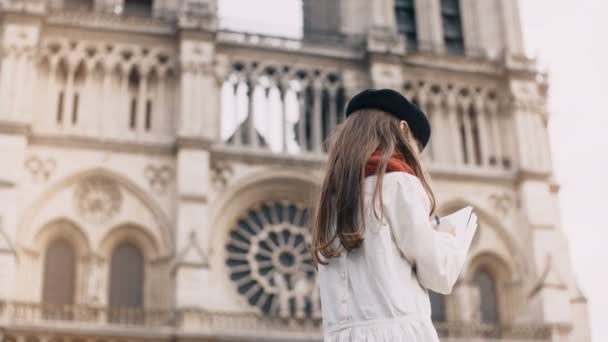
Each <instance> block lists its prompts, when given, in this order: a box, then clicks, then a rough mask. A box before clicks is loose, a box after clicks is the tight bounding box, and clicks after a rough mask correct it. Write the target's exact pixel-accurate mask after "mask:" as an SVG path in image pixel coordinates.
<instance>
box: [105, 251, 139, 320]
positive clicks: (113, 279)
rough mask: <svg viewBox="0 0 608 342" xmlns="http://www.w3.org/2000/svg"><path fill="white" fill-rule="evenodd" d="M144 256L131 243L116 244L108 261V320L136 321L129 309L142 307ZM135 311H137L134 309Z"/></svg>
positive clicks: (137, 318) (137, 317)
mask: <svg viewBox="0 0 608 342" xmlns="http://www.w3.org/2000/svg"><path fill="white" fill-rule="evenodd" d="M143 282H144V258H143V256H142V254H141V252H140V251H139V249H138V248H137V247H136V246H135V245H133V244H132V243H129V242H125V243H122V244H120V245H118V246H117V247H116V248H115V249H114V251H113V252H112V258H111V261H110V298H109V306H110V321H112V322H122V323H125V321H131V322H132V321H133V320H135V321H137V320H139V319H140V318H141V316H140V315H137V314H133V311H132V310H131V312H130V311H129V310H130V309H141V308H142V307H143ZM135 312H137V311H135Z"/></svg>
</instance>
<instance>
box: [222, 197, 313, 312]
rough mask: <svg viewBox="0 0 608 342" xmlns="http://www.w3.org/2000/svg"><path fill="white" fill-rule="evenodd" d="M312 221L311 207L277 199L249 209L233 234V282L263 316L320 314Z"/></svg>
mask: <svg viewBox="0 0 608 342" xmlns="http://www.w3.org/2000/svg"><path fill="white" fill-rule="evenodd" d="M307 220H308V209H306V208H303V207H301V206H298V205H296V204H293V203H290V202H283V201H277V202H273V203H264V204H261V205H260V206H258V207H257V208H252V209H250V210H249V211H248V212H247V213H246V214H244V215H243V216H242V217H241V218H240V219H239V220H238V222H237V224H236V225H235V227H234V228H233V229H232V230H231V231H230V235H229V239H228V243H227V245H226V253H227V259H226V264H227V266H228V268H229V270H230V278H231V279H232V280H233V281H234V282H235V284H236V287H237V290H238V292H239V293H240V294H241V295H242V296H244V297H245V298H246V299H247V301H248V302H249V304H250V305H253V306H256V307H258V308H259V309H260V310H261V312H263V313H264V314H267V315H278V316H281V317H295V318H318V317H319V316H320V306H319V293H318V285H317V282H316V272H315V269H314V266H313V263H312V258H311V256H310V252H309V250H308V245H309V243H310V234H309V231H308V228H307V227H305V225H306V223H307Z"/></svg>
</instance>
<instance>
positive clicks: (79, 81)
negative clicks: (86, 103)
mask: <svg viewBox="0 0 608 342" xmlns="http://www.w3.org/2000/svg"><path fill="white" fill-rule="evenodd" d="M85 77H86V75H85V66H84V63H80V64H79V65H78V68H77V69H76V72H75V73H74V93H73V94H72V112H71V113H69V114H70V115H71V122H72V125H76V124H77V123H78V112H79V110H80V108H79V106H80V102H81V100H80V98H81V97H80V93H81V92H82V91H83V88H84V79H85Z"/></svg>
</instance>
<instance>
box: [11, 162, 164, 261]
mask: <svg viewBox="0 0 608 342" xmlns="http://www.w3.org/2000/svg"><path fill="white" fill-rule="evenodd" d="M90 176H104V177H108V178H110V179H112V180H113V181H115V182H116V183H117V184H119V185H120V186H121V187H123V188H124V190H125V191H126V192H127V193H129V194H131V195H132V196H133V197H134V198H135V199H136V200H137V201H138V202H139V203H141V205H143V207H145V208H146V209H147V210H148V212H149V214H150V215H151V217H152V218H153V220H154V223H155V224H156V227H155V228H157V229H158V234H159V236H158V238H154V240H155V241H156V244H157V246H158V255H159V256H167V255H171V254H172V253H173V233H172V229H171V223H170V221H169V219H168V217H167V216H166V214H165V212H164V211H163V209H162V208H161V207H160V206H159V205H158V203H156V201H155V200H154V199H153V198H152V197H151V196H150V194H148V193H147V192H146V191H145V190H144V189H142V188H140V187H139V186H138V185H136V184H135V183H133V182H132V181H131V180H130V179H128V178H127V177H126V176H123V175H121V174H119V173H117V172H114V171H111V170H108V169H104V168H94V169H90V170H86V171H81V172H78V173H75V174H73V175H71V176H68V177H65V178H63V179H61V180H59V181H58V182H56V183H55V184H53V185H52V186H50V187H49V189H48V190H47V191H46V192H45V193H43V194H42V195H41V196H39V197H38V198H37V199H36V200H35V201H34V202H33V203H32V204H31V205H30V206H29V207H27V208H26V209H25V210H24V213H23V215H22V216H21V220H20V221H19V223H18V227H19V229H18V235H17V241H18V243H19V244H21V245H24V246H29V247H30V249H34V248H33V247H32V246H33V245H34V243H35V236H36V235H37V234H38V233H39V232H40V231H41V229H42V228H41V227H40V226H37V225H35V222H36V220H39V219H40V218H39V217H38V215H39V213H40V212H41V211H42V209H43V208H44V207H45V205H46V204H47V203H49V201H51V200H52V199H53V198H54V196H55V195H56V194H58V193H59V192H60V191H62V190H64V189H66V188H68V187H70V186H72V185H73V184H75V183H77V182H79V181H81V180H82V179H85V178H87V177H90Z"/></svg>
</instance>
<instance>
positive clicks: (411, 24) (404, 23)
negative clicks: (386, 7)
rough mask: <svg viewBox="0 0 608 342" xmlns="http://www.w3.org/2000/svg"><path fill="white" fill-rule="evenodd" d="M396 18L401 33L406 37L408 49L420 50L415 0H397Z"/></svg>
mask: <svg viewBox="0 0 608 342" xmlns="http://www.w3.org/2000/svg"><path fill="white" fill-rule="evenodd" d="M395 17H396V19H397V29H398V30H399V33H402V34H403V35H405V38H406V43H407V49H408V50H416V49H417V48H418V32H417V31H416V9H415V7H414V0H395Z"/></svg>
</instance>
